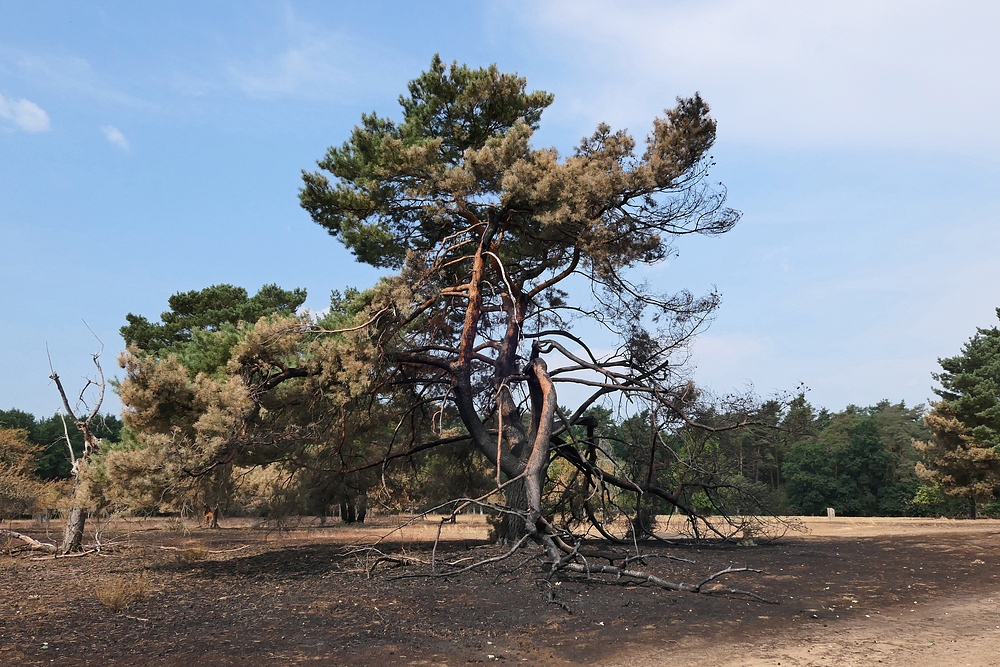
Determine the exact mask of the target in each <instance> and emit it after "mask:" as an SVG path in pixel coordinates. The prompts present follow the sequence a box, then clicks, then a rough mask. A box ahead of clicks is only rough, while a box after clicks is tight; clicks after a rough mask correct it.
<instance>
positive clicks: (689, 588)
mask: <svg viewBox="0 0 1000 667" xmlns="http://www.w3.org/2000/svg"><path fill="white" fill-rule="evenodd" d="M559 569H561V570H568V571H570V572H578V573H580V574H586V575H591V574H610V575H614V576H615V577H616V578H621V577H628V578H630V579H636V580H638V581H640V582H642V583H646V584H652V585H653V586H657V587H659V588H665V589H666V590H668V591H677V592H680V593H700V594H702V595H738V596H745V597H749V598H751V599H754V600H757V601H758V602H764V603H767V604H778V601H777V600H769V599H768V598H765V597H762V596H760V595H757V594H756V593H751V592H750V591H744V590H740V589H738V588H728V587H725V586H718V587H714V588H708V589H705V588H704V586H705V584H707V583H709V582H711V581H714V580H715V579H717V578H719V577H721V576H722V575H724V574H730V573H732V572H760V570H755V569H753V568H749V567H727V568H726V569H724V570H720V571H718V572H716V573H714V574H710V575H709V576H707V577H705V578H704V579H702V580H701V581H699V582H698V583H697V584H685V583H680V584H676V583H674V582H672V581H667V580H665V579H661V578H660V577H657V576H656V575H653V574H649V573H648V572H641V571H639V570H629V569H626V568H624V567H614V566H611V565H590V564H583V563H565V564H563V565H562V566H561V567H560V568H559Z"/></svg>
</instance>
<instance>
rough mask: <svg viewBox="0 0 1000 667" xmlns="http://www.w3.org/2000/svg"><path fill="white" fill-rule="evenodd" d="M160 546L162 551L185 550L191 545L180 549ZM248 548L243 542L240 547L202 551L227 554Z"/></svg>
mask: <svg viewBox="0 0 1000 667" xmlns="http://www.w3.org/2000/svg"><path fill="white" fill-rule="evenodd" d="M160 548H161V549H163V550H164V551H187V550H188V549H190V548H191V547H184V548H183V549H182V548H181V547H167V546H161V547H160ZM249 548H250V545H249V544H244V545H243V546H242V547H236V548H234V549H206V550H205V551H204V553H210V554H228V553H232V552H233V551H243V550H244V549H249Z"/></svg>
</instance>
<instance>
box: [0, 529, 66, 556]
mask: <svg viewBox="0 0 1000 667" xmlns="http://www.w3.org/2000/svg"><path fill="white" fill-rule="evenodd" d="M0 535H6V536H8V537H12V538H14V539H18V540H21V541H22V542H24V543H25V544H27V545H28V549H30V550H31V551H44V552H45V553H47V554H52V555H55V554H56V553H58V551H59V549H58V548H57V547H56V545H54V544H48V543H47V542H39V541H38V540H36V539H35V538H33V537H30V536H28V535H24V534H23V533H18V532H17V531H13V530H7V529H5V528H4V529H0Z"/></svg>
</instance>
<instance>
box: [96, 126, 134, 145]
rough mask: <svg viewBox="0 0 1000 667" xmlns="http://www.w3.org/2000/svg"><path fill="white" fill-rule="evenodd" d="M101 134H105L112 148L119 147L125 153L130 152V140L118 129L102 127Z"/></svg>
mask: <svg viewBox="0 0 1000 667" xmlns="http://www.w3.org/2000/svg"><path fill="white" fill-rule="evenodd" d="M101 132H103V133H104V138H105V139H107V140H108V141H109V142H110V143H111V145H112V146H117V147H118V148H120V149H122V150H123V151H127V150H128V148H129V146H128V139H126V138H125V135H124V134H122V131H121V130H119V129H118V128H117V127H115V126H114V125H103V126H101Z"/></svg>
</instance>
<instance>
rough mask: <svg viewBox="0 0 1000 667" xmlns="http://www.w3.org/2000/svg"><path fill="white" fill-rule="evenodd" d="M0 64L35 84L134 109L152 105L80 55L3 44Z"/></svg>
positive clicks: (67, 93) (66, 93)
mask: <svg viewBox="0 0 1000 667" xmlns="http://www.w3.org/2000/svg"><path fill="white" fill-rule="evenodd" d="M0 63H2V64H6V65H7V67H8V68H9V69H11V70H13V71H14V72H16V73H17V75H18V76H19V77H20V78H21V79H23V80H24V81H27V82H30V83H31V85H33V86H40V87H44V88H47V89H49V90H54V91H57V92H59V93H61V94H63V95H73V96H80V97H86V98H89V99H92V100H97V101H98V102H102V103H105V104H111V105H114V106H119V107H128V108H132V109H138V108H148V107H149V106H150V105H149V103H147V102H145V101H143V100H141V99H140V98H138V97H135V96H134V95H130V94H128V93H124V92H122V91H120V90H118V88H117V87H115V85H114V84H112V83H111V82H109V81H107V80H106V79H105V78H104V77H103V76H101V75H100V74H99V73H98V72H96V71H94V69H93V68H92V67H91V65H90V63H89V62H88V61H87V60H86V59H84V58H80V57H77V56H54V55H48V54H36V53H29V52H27V51H22V50H19V49H12V48H8V47H0Z"/></svg>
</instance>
